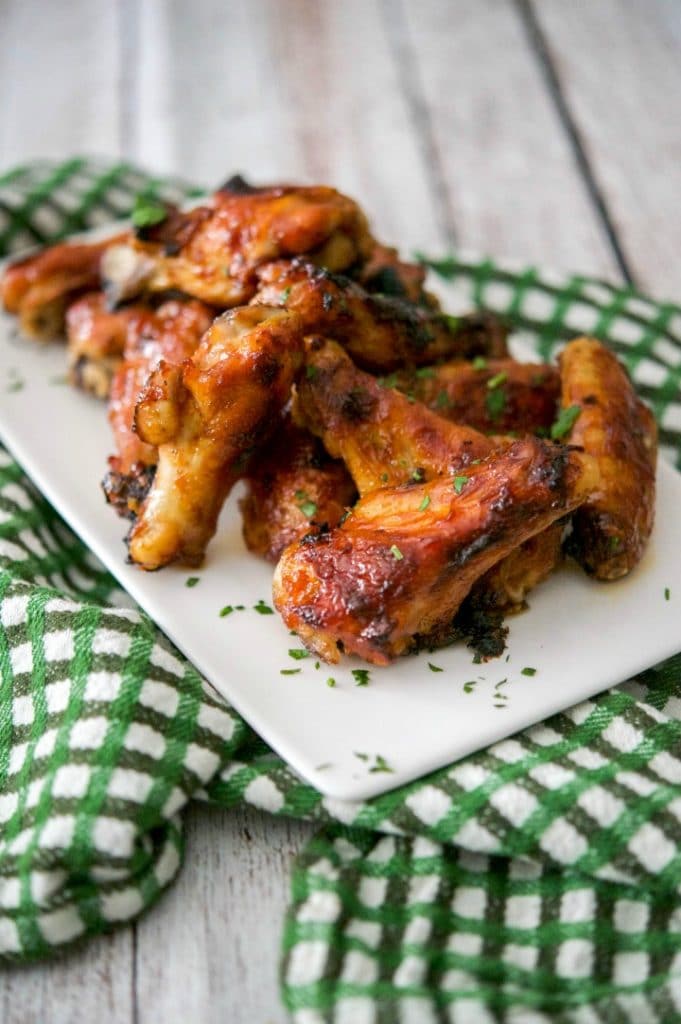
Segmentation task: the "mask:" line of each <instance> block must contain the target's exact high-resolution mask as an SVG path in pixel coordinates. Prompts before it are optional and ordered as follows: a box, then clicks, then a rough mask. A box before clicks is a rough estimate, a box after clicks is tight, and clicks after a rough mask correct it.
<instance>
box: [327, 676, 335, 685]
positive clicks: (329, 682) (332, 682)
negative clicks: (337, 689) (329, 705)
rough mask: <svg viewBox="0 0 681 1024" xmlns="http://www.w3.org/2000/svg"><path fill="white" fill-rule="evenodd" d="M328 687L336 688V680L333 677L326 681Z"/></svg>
mask: <svg viewBox="0 0 681 1024" xmlns="http://www.w3.org/2000/svg"><path fill="white" fill-rule="evenodd" d="M326 685H327V686H330V687H334V686H335V685H336V680H335V679H334V678H333V676H329V678H328V679H327V680H326Z"/></svg>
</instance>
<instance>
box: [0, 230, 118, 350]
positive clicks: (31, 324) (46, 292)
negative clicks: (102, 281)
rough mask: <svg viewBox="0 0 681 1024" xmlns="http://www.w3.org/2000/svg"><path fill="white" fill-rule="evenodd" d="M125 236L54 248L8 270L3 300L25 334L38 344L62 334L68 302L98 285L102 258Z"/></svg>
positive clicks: (1, 283) (0, 287)
mask: <svg viewBox="0 0 681 1024" xmlns="http://www.w3.org/2000/svg"><path fill="white" fill-rule="evenodd" d="M123 237H124V236H123V235H119V236H116V237H115V238H108V239H106V240H105V241H103V242H95V243H90V244H87V245H85V244H83V245H78V244H75V243H73V242H71V243H64V244H63V245H53V246H51V247H50V248H49V249H43V250H42V251H40V252H38V253H35V254H33V255H31V256H26V257H25V258H24V259H22V260H19V261H18V262H16V263H13V264H12V265H11V266H10V267H8V268H7V270H6V271H5V273H4V275H3V277H2V280H1V281H0V299H1V300H2V304H3V306H4V307H5V309H6V310H7V312H8V313H15V314H17V315H18V317H19V324H20V327H21V331H22V333H23V334H25V335H26V336H27V337H28V338H35V339H36V340H38V341H49V340H50V339H51V338H57V337H59V336H60V335H61V334H63V332H64V316H65V313H66V308H67V306H68V304H69V302H70V301H71V300H72V299H73V298H74V296H75V295H77V294H78V293H80V292H84V291H88V290H91V289H92V288H96V287H97V286H98V285H99V271H100V264H101V260H102V255H103V253H104V252H105V251H106V249H107V248H108V247H109V246H111V245H114V244H116V243H119V242H120V241H121V240H122V239H123Z"/></svg>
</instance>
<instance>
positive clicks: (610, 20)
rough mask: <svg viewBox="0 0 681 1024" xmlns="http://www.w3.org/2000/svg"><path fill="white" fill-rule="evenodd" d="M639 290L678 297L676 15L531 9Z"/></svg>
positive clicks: (655, 9) (680, 151)
mask: <svg viewBox="0 0 681 1024" xmlns="http://www.w3.org/2000/svg"><path fill="white" fill-rule="evenodd" d="M534 9H535V11H536V15H537V17H538V20H539V23H540V25H541V27H542V29H543V31H544V33H545V35H546V39H547V43H548V46H549V50H550V52H551V54H552V55H553V56H554V58H555V60H556V63H557V70H558V75H559V78H560V81H561V84H562V87H563V91H564V95H565V97H566V99H567V102H568V104H569V107H570V109H571V111H572V114H573V116H574V118H575V120H576V123H577V127H578V130H579V132H580V135H581V137H582V140H583V142H584V145H585V149H586V151H587V154H588V156H589V158H590V161H591V164H592V167H593V170H594V173H595V176H596V179H597V181H598V183H599V185H600V187H601V189H602V191H603V193H604V196H605V199H606V202H607V203H608V204H609V207H610V211H611V214H612V217H613V220H614V223H615V226H616V228H617V231H618V234H619V237H620V240H621V242H622V244H623V247H624V251H625V255H626V257H627V260H628V262H629V264H630V265H631V266H632V268H633V270H634V273H635V276H636V278H637V280H638V282H639V283H640V284H641V285H642V286H643V287H645V289H646V290H648V291H650V292H652V293H654V294H656V295H658V296H662V297H671V298H676V300H677V301H678V299H679V297H680V296H681V263H680V261H679V239H681V205H680V204H679V197H680V196H681V130H679V109H680V108H681V5H680V4H679V3H678V2H676V0H600V2H599V3H590V2H588V0H577V2H573V3H568V4H566V3H563V2H561V0H541V3H536V4H535V5H534Z"/></svg>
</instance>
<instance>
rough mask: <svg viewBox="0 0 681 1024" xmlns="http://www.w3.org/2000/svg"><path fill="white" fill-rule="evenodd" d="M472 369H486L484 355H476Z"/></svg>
mask: <svg viewBox="0 0 681 1024" xmlns="http://www.w3.org/2000/svg"><path fill="white" fill-rule="evenodd" d="M473 369H474V370H486V369H487V360H486V359H485V357H484V356H476V357H475V359H474V360H473Z"/></svg>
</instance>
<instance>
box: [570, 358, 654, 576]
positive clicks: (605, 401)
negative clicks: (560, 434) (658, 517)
mask: <svg viewBox="0 0 681 1024" xmlns="http://www.w3.org/2000/svg"><path fill="white" fill-rule="evenodd" d="M560 374H561V380H562V406H563V409H564V410H568V409H570V410H574V415H576V416H577V419H576V420H575V422H574V425H573V426H572V428H571V430H570V431H569V432H568V437H569V440H570V443H571V444H575V445H580V447H582V448H583V449H584V451H585V452H588V453H589V454H590V455H592V456H593V457H594V458H595V460H596V462H597V464H598V470H599V479H598V483H597V486H596V487H595V488H594V491H593V493H592V494H591V495H590V496H589V498H588V500H587V501H586V502H585V503H584V505H583V506H582V508H580V510H579V513H578V514H577V515H576V516H575V517H574V519H573V533H572V535H571V537H570V538H569V550H570V553H571V554H572V555H574V557H575V558H576V559H577V561H578V562H580V564H581V565H582V566H583V567H584V568H585V569H586V571H587V572H589V573H591V574H593V575H594V576H596V577H597V578H598V579H602V580H613V579H617V578H618V577H620V576H624V575H626V574H627V573H628V572H630V571H631V570H632V569H633V567H634V566H635V565H636V563H637V562H638V561H639V559H640V558H641V556H642V554H643V550H644V548H645V545H646V542H647V540H648V537H649V536H650V533H651V530H652V528H653V518H654V509H655V464H656V457H657V427H656V424H655V419H654V417H653V414H652V413H651V411H650V409H648V408H647V406H645V405H644V404H643V402H641V401H640V400H639V399H638V398H637V397H636V394H635V392H634V389H633V387H632V385H631V381H630V380H629V377H628V375H627V372H626V370H625V369H624V367H623V366H622V365H621V364H620V363H619V362H618V360H617V358H616V357H615V356H614V355H613V354H612V352H610V351H609V350H608V349H607V348H606V347H605V346H604V345H602V344H601V343H600V342H599V341H597V340H596V339H595V338H577V339H576V340H575V341H571V342H570V343H569V344H568V345H567V346H566V348H565V349H564V351H563V353H562V355H561V357H560Z"/></svg>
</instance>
